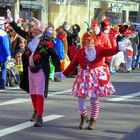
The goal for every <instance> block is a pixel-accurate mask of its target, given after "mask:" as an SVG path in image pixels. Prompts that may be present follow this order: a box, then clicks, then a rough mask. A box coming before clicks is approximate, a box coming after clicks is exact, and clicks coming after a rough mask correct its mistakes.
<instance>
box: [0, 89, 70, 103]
mask: <svg viewBox="0 0 140 140" xmlns="http://www.w3.org/2000/svg"><path fill="white" fill-rule="evenodd" d="M67 92H71V89H68V90H64V91H59V92H53V93H51V94H48V96H54V95H60V94H64V93H67ZM29 101H31V99H30V98H17V99H13V100H9V101H6V102H3V103H0V106H4V105H12V104H19V103H24V102H29Z"/></svg>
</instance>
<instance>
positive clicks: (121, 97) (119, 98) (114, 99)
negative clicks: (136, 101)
mask: <svg viewBox="0 0 140 140" xmlns="http://www.w3.org/2000/svg"><path fill="white" fill-rule="evenodd" d="M137 96H140V92H136V93H132V94H128V95H125V96H120V97H114V98H109V99H107V101H113V102H118V101H123V100H126V99H130V98H133V97H137Z"/></svg>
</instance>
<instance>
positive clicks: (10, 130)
mask: <svg viewBox="0 0 140 140" xmlns="http://www.w3.org/2000/svg"><path fill="white" fill-rule="evenodd" d="M62 117H64V116H62V115H49V116H45V117H43V121H44V122H48V121H51V120H55V119H59V118H62ZM33 125H34V122H30V121H28V122H25V123H21V124H18V125H15V126H12V127H8V128H5V129H2V130H0V137H2V136H5V135H8V134H11V133H14V132H17V131H20V130H23V129H26V128H29V127H31V126H33Z"/></svg>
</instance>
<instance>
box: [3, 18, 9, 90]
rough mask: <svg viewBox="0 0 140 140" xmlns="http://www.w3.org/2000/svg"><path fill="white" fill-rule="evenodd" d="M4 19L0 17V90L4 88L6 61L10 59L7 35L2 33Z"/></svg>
mask: <svg viewBox="0 0 140 140" xmlns="http://www.w3.org/2000/svg"><path fill="white" fill-rule="evenodd" d="M5 22H6V20H5V18H4V17H0V89H5V88H6V80H7V61H10V59H11V52H10V42H9V37H8V34H7V33H6V32H5V31H4V23H5Z"/></svg>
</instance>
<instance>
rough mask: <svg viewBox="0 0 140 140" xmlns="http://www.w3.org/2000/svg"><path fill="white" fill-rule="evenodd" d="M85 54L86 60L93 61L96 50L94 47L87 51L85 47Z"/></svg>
mask: <svg viewBox="0 0 140 140" xmlns="http://www.w3.org/2000/svg"><path fill="white" fill-rule="evenodd" d="M85 54H86V58H87V59H88V60H89V61H93V60H94V59H95V58H96V50H95V47H92V48H90V49H87V48H86V47H85Z"/></svg>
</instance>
